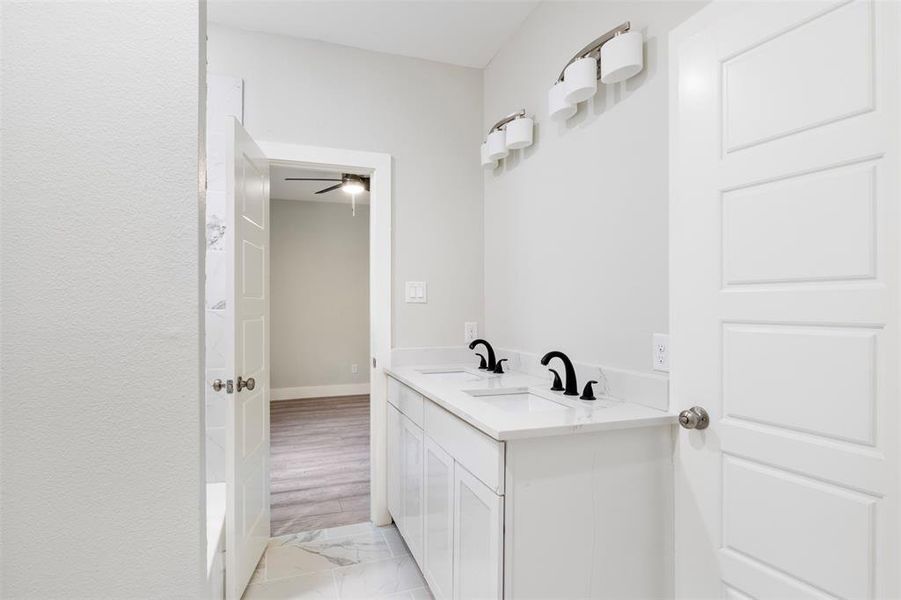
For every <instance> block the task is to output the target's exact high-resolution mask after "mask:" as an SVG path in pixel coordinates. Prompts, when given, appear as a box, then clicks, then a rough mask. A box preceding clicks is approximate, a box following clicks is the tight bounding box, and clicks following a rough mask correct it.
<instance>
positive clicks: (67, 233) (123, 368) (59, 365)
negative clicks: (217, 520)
mask: <svg viewBox="0 0 901 600" xmlns="http://www.w3.org/2000/svg"><path fill="white" fill-rule="evenodd" d="M202 29H203V24H202V19H201V16H200V12H199V6H198V3H197V2H192V1H184V2H178V3H160V2H143V3H84V2H79V3H56V2H46V3H38V2H28V3H4V4H3V18H2V38H3V39H2V54H3V73H2V95H3V105H2V115H0V123H2V131H3V147H2V188H0V192H2V204H0V211H2V214H0V222H2V225H0V236H2V242H0V244H2V245H0V249H2V253H0V256H2V272H3V279H2V285H0V309H2V314H3V320H2V345H0V377H2V381H3V388H2V413H0V414H2V419H0V470H2V493H0V513H2V527H0V536H2V539H0V543H2V547H0V551H2V570H0V596H2V597H4V598H41V599H45V598H103V597H108V598H138V597H167V598H173V597H199V596H200V595H201V593H202V590H201V587H200V586H201V582H202V577H203V575H204V565H203V562H204V561H203V542H202V540H203V536H204V532H203V525H202V516H201V504H202V500H203V491H202V481H203V468H202V462H201V457H202V448H201V431H202V427H203V423H202V418H203V409H202V404H201V389H200V382H201V369H202V365H201V364H200V345H201V339H202V338H201V330H202V328H201V320H200V314H201V295H200V289H199V281H200V280H201V279H200V273H201V269H202V258H201V254H200V247H199V241H200V237H201V235H202V231H201V215H202V209H203V206H202V203H201V202H199V201H198V160H199V158H198V157H199V155H200V154H201V153H202V152H201V148H200V147H199V145H200V143H202V142H201V141H200V140H199V139H198V125H199V123H200V121H201V112H200V108H199V107H200V100H201V96H202V76H201V70H200V68H199V62H200V57H201V55H202V54H203V52H204V49H203V46H202V42H201V40H202V39H203V38H202V33H203V32H202ZM201 130H202V129H201Z"/></svg>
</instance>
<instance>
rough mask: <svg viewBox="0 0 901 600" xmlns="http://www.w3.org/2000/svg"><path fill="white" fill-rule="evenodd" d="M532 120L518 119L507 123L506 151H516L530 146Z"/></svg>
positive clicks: (526, 118) (527, 118)
mask: <svg viewBox="0 0 901 600" xmlns="http://www.w3.org/2000/svg"><path fill="white" fill-rule="evenodd" d="M532 126H533V122H532V119H531V118H529V117H520V118H518V119H513V120H512V121H510V122H509V123H507V126H506V130H507V140H506V142H507V149H508V150H518V149H520V148H525V147H526V146H531V145H532Z"/></svg>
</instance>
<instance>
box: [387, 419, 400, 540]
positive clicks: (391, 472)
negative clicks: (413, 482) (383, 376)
mask: <svg viewBox="0 0 901 600" xmlns="http://www.w3.org/2000/svg"><path fill="white" fill-rule="evenodd" d="M402 419H403V415H401V414H400V411H398V410H397V409H396V408H395V407H394V406H393V405H391V404H389V405H388V439H387V447H388V465H387V467H388V468H387V471H388V512H390V513H391V517H392V518H393V519H394V522H395V524H396V525H397V528H398V530H400V532H401V533H403V523H402V522H403V495H402V492H403V479H402V476H403V458H404V457H403V454H402V453H401V440H402V435H403V434H402V425H401V420H402Z"/></svg>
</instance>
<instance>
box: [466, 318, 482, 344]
mask: <svg viewBox="0 0 901 600" xmlns="http://www.w3.org/2000/svg"><path fill="white" fill-rule="evenodd" d="M477 337H479V324H478V323H476V322H475V321H466V322H465V323H463V341H464V342H465V343H467V344H468V343H469V342H471V341H473V340H474V339H476V338H477Z"/></svg>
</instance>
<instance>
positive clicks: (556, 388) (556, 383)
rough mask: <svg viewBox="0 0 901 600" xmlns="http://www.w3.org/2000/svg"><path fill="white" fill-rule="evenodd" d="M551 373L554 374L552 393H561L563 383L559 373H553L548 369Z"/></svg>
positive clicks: (553, 371)
mask: <svg viewBox="0 0 901 600" xmlns="http://www.w3.org/2000/svg"><path fill="white" fill-rule="evenodd" d="M548 371H550V372H551V373H553V374H554V385H552V386H551V391H552V392H562V391H563V381H562V380H561V379H560V373H558V372H557V371H555V370H554V369H548Z"/></svg>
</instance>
